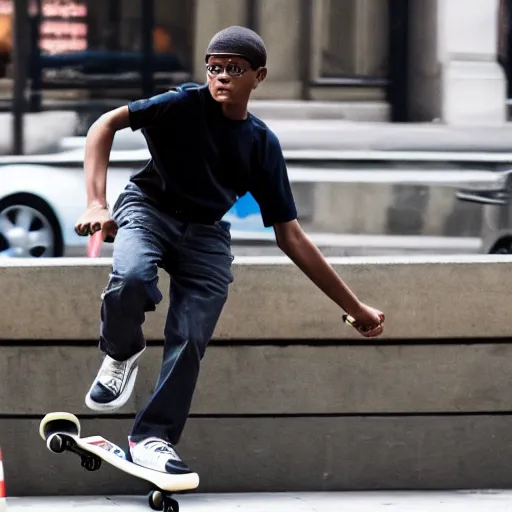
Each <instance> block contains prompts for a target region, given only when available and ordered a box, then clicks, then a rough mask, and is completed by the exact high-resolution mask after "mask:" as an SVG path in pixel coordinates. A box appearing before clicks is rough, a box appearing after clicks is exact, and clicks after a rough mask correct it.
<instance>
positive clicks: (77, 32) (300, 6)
mask: <svg viewBox="0 0 512 512" xmlns="http://www.w3.org/2000/svg"><path fill="white" fill-rule="evenodd" d="M28 1H29V2H31V4H30V5H31V9H32V10H33V9H34V5H35V6H36V7H37V5H39V7H40V12H41V16H40V17H39V21H38V27H39V31H38V35H37V37H38V41H39V43H38V48H39V50H40V52H41V53H40V55H41V56H42V57H43V58H46V61H44V60H43V61H41V62H43V64H42V65H35V66H33V68H34V69H38V70H40V69H42V72H43V74H44V73H46V69H47V67H49V68H51V67H52V66H53V67H54V68H57V67H59V66H60V67H61V68H62V67H63V66H64V67H65V65H64V64H63V62H72V61H73V59H69V58H68V57H69V53H73V52H74V53H75V54H77V55H82V56H84V55H86V56H87V59H88V60H87V65H88V66H89V67H88V71H87V73H88V75H87V78H88V79H90V80H89V82H87V81H85V82H84V81H83V80H82V86H81V88H82V93H83V91H84V90H88V87H89V85H87V84H89V83H90V84H92V83H93V75H94V73H96V74H97V75H98V71H97V69H100V70H101V71H102V73H103V74H105V73H108V71H109V70H110V71H111V72H112V74H113V73H117V74H118V76H117V77H116V79H115V83H117V86H114V85H112V84H114V81H111V82H112V83H111V84H110V86H109V87H108V89H107V88H104V89H102V88H101V83H103V82H102V80H103V81H104V77H103V79H100V80H97V81H96V82H95V84H94V87H93V86H92V85H90V88H94V97H96V98H97V97H101V95H102V94H104V95H109V96H112V95H118V96H119V95H121V96H120V97H124V96H122V95H123V94H126V89H129V88H130V87H131V86H129V85H127V84H128V81H129V77H130V76H131V75H133V74H134V73H135V74H137V73H139V74H145V73H146V74H147V73H149V74H151V77H149V78H148V76H146V75H145V76H146V78H145V79H144V80H145V82H144V83H145V86H144V87H143V89H142V93H144V94H147V93H148V92H150V91H153V92H154V91H155V90H157V88H158V83H157V82H156V81H155V80H156V78H155V77H158V76H160V82H159V83H160V86H161V87H163V88H165V87H167V86H169V84H170V83H171V82H173V81H178V82H179V81H182V80H187V81H188V80H193V81H196V82H203V81H204V79H205V69H204V52H205V49H206V46H207V44H208V41H209V39H210V38H211V37H212V35H213V34H214V33H215V32H217V31H218V30H220V29H222V28H224V27H226V26H228V25H233V24H240V25H245V26H249V27H251V28H253V29H254V30H256V31H257V32H259V33H260V34H261V35H262V36H263V38H264V40H265V42H266V44H267V47H268V51H269V61H268V68H269V76H268V80H267V83H266V84H265V86H264V87H261V88H259V89H258V90H257V91H256V93H255V98H257V99H262V100H269V99H276V100H304V101H331V102H332V101H336V102H338V104H340V102H341V103H343V104H345V105H352V106H353V107H354V109H353V110H350V109H346V110H344V111H343V112H344V115H345V116H346V117H348V118H351V114H350V112H354V113H355V114H354V118H356V119H357V118H364V119H366V120H377V121H387V120H391V121H421V122H429V121H432V120H439V121H441V122H446V123H451V124H482V123H483V124H494V125H495V124H499V123H503V122H505V121H506V119H507V107H506V103H507V98H508V96H510V93H509V92H508V91H509V90H510V89H511V87H509V86H508V83H509V80H508V79H507V76H509V77H510V76H512V73H508V72H507V69H508V57H507V56H508V54H509V53H511V54H512V52H509V51H508V48H509V46H510V47H512V44H510V43H508V41H512V37H511V36H510V29H509V27H510V26H512V23H510V22H509V18H510V13H511V12H512V9H510V3H511V2H510V0H428V1H417V0H194V1H192V0H104V1H102V2H100V1H97V0H28ZM11 13H12V2H11V0H0V54H1V55H0V59H1V58H3V59H4V61H6V60H8V53H9V44H10V43H9V41H12V37H11V34H10V32H9V30H8V22H7V23H5V19H7V20H8V19H9V16H11ZM2 16H3V18H2ZM2 20H3V21H2ZM9 38H11V39H9ZM11 46H12V43H11ZM144 52H145V53H144ZM141 53H143V59H142V63H137V64H133V63H134V62H139V61H140V55H141ZM2 56H3V57H2ZM62 56H64V57H62ZM113 56H114V57H115V59H117V60H116V62H117V63H119V62H122V64H123V65H121V66H117V65H116V66H111V65H110V64H109V65H108V66H107V68H106V69H107V70H106V71H105V69H101V66H100V67H97V69H96V68H95V66H94V65H91V62H93V61H94V58H96V59H99V60H101V59H103V61H104V62H108V63H110V62H111V61H110V60H109V59H111V58H112V57H113ZM134 56H138V58H139V60H138V61H137V60H136V59H135V57H134ZM51 58H53V60H51ZM84 58H85V57H84ZM66 59H68V60H67V61H66ZM91 59H92V60H91ZM130 59H131V60H130ZM74 60H75V61H76V59H74ZM33 62H34V61H33ZM38 62H39V61H38ZM73 62H74V61H73ZM148 62H152V63H153V64H154V66H156V67H153V68H151V64H148ZM75 64H76V63H75ZM93 64H94V62H93ZM123 66H124V67H123ZM130 66H132V67H130ZM133 66H135V67H133ZM71 67H72V66H71ZM171 68H172V69H171ZM59 69H60V68H59ZM91 69H92V70H93V71H91ZM118 70H119V71H118ZM170 71H176V72H177V75H173V76H172V77H171V75H170V74H169V72H170ZM123 73H124V75H123ZM5 74H6V75H8V69H7V70H6V71H5ZM99 74H101V73H99ZM68 75H69V73H68ZM45 76H46V75H45ZM51 76H53V75H51ZM123 76H126V77H127V81H126V83H124V82H123ZM144 80H143V81H144ZM139 81H140V80H139ZM32 82H33V83H36V84H37V83H43V86H42V88H43V95H44V90H45V87H46V88H50V89H51V88H52V83H51V79H46V80H45V81H42V82H41V80H39V77H36V78H35V79H34V80H32ZM134 83H135V82H134ZM84 84H86V85H84ZM68 85H70V88H72V87H71V85H72V84H71V82H70V84H68ZM65 86H66V84H65V83H64V84H62V83H61V84H60V85H59V86H58V87H56V88H57V89H58V90H65ZM132 94H138V92H137V91H136V92H135V93H133V91H132ZM362 113H364V115H362V116H361V114H362Z"/></svg>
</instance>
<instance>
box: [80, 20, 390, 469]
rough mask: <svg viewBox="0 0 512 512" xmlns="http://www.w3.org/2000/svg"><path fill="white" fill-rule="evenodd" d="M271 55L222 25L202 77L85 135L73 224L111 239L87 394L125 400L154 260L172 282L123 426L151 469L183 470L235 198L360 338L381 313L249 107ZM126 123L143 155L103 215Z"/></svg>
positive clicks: (220, 294)
mask: <svg viewBox="0 0 512 512" xmlns="http://www.w3.org/2000/svg"><path fill="white" fill-rule="evenodd" d="M266 55H267V54H266V49H265V45H264V43H263V41H262V40H261V38H260V37H259V36H258V35H257V34H256V33H254V32H253V31H251V30H248V29H246V28H243V27H237V26H235V27H229V28H227V29H225V30H223V31H221V32H219V33H217V34H216V35H215V36H214V37H213V39H212V40H211V42H210V44H209V47H208V49H207V53H206V64H207V65H206V69H207V85H205V86H197V87H195V88H187V89H180V88H178V90H177V91H169V92H167V93H165V94H161V95H158V96H156V97H153V98H150V99H141V100H138V101H134V102H132V103H130V104H129V105H128V106H126V107H122V108H119V109H117V110H114V111H111V112H109V113H107V114H105V115H103V116H102V117H101V118H100V119H99V120H98V121H96V123H94V125H93V126H92V127H91V129H90V131H89V133H88V136H87V143H86V150H85V163H84V167H85V182H86V188H87V209H86V211H85V212H84V214H83V215H82V217H81V218H80V219H79V221H78V222H77V225H76V231H77V233H79V234H80V235H83V236H86V235H89V234H91V233H93V232H95V231H96V230H98V229H101V230H102V232H103V236H104V237H107V236H110V237H115V239H114V252H113V268H112V273H111V275H110V279H109V282H108V285H107V288H106V290H105V291H104V294H103V297H102V305H101V333H100V348H101V350H102V351H103V352H104V353H105V359H104V361H103V364H102V366H101V368H100V370H99V373H98V375H97V377H96V379H95V380H94V382H93V384H92V386H91V389H90V390H89V393H88V394H87V396H86V403H87V406H88V407H89V408H91V409H93V410H99V411H102V410H103V411H106V410H112V409H115V408H118V407H121V406H122V405H123V404H125V403H126V401H127V400H128V398H129V397H130V394H131V392H132V390H133V387H134V383H135V378H136V375H137V369H138V358H139V357H140V355H141V354H142V352H143V351H144V350H145V342H144V338H143V334H142V328H141V326H142V324H143V321H144V318H145V316H144V315H145V313H146V312H148V311H152V310H154V309H155V306H156V305H157V304H158V303H159V302H160V301H161V299H162V295H161V293H160V291H159V290H158V288H157V272H158V267H162V268H163V269H165V270H166V271H167V272H168V273H169V274H170V276H171V280H172V285H171V290H170V308H169V312H168V316H167V320H166V325H165V332H164V334H165V349H164V358H163V364H162V368H161V371H160V375H159V378H158V382H157V385H156V388H155V392H154V394H153V396H152V398H151V400H150V401H149V403H148V404H147V405H146V406H145V407H144V408H142V410H141V411H140V412H139V413H138V415H137V417H136V419H135V422H134V425H133V429H132V431H131V434H130V436H129V442H130V455H131V458H132V460H133V462H135V463H137V464H140V465H142V466H146V467H149V468H152V469H156V470H159V471H167V472H170V473H175V474H183V473H187V472H190V469H189V468H188V466H187V465H186V464H185V463H184V462H183V461H182V460H181V459H180V457H179V456H178V454H177V453H176V451H175V449H174V446H175V445H176V444H177V443H178V441H179V438H180V435H181V433H182V431H183V428H184V426H185V422H186V420H187V417H188V413H189V408H190V404H191V401H192V396H193V393H194V389H195V386H196V381H197V378H198V374H199V366H200V362H201V359H202V357H203V355H204V352H205V349H206V346H207V344H208V342H209V340H210V338H211V336H212V334H213V331H214V329H215V326H216V324H217V321H218V318H219V315H220V313H221V311H222V309H223V306H224V303H225V301H226V298H227V295H228V287H229V285H230V283H231V281H232V275H231V263H232V255H231V248H230V234H229V231H227V230H226V229H223V227H222V226H221V224H220V223H219V221H220V220H221V219H222V217H223V216H224V214H225V213H226V212H227V211H228V210H229V209H230V208H231V206H232V205H233V204H234V203H235V201H236V200H237V197H239V196H242V195H243V194H245V193H246V192H250V193H252V194H253V196H254V197H255V199H256V200H257V201H258V203H259V205H260V208H261V215H262V218H263V221H264V224H265V226H273V228H274V230H275V234H276V240H277V244H278V246H279V247H280V248H281V250H282V251H283V252H284V253H285V254H286V255H288V256H289V257H290V258H291V259H292V260H293V261H294V262H295V264H296V265H297V266H298V267H299V268H300V269H301V270H302V271H303V272H304V273H305V274H306V275H307V276H308V277H309V278H310V279H311V280H312V281H313V282H314V283H315V284H316V285H317V286H318V287H319V288H320V289H321V290H322V291H323V292H324V293H325V294H327V296H329V297H330V298H331V299H332V300H333V301H335V302H336V303H337V304H338V305H339V306H340V307H341V308H342V309H343V310H345V311H346V312H347V313H349V314H350V315H352V316H353V317H354V318H355V320H356V321H357V327H356V328H357V329H358V330H359V332H360V333H361V334H362V335H363V336H366V337H373V336H378V335H380V334H381V333H382V330H383V326H382V321H383V320H384V315H383V314H382V313H381V312H380V311H377V310H375V309H373V308H371V307H368V306H366V305H365V304H363V303H361V302H360V301H359V300H358V299H357V298H356V297H355V295H354V294H353V293H352V292H351V291H350V289H349V288H348V287H347V286H346V285H345V284H344V282H343V281H342V280H341V279H340V277H339V276H338V274H337V273H336V272H335V271H334V270H333V268H332V267H331V266H330V265H329V264H328V263H327V262H326V260H325V259H324V258H323V256H322V254H321V253H320V251H319V250H318V249H317V248H316V247H315V246H314V245H313V244H312V243H311V241H310V240H309V239H308V237H307V236H306V235H305V234H304V232H303V231H302V229H301V227H300V226H299V224H298V222H297V211H296V209H295V204H294V200H293V197H292V193H291V189H290V184H289V181H288V176H287V171H286V165H285V161H284V158H283V154H282V152H281V148H280V144H279V141H278V139H277V138H276V136H275V135H274V133H272V131H271V130H270V129H269V128H267V126H266V125H265V124H264V123H263V122H262V121H261V120H259V119H258V118H257V117H255V116H253V115H252V114H250V113H248V112H247V104H248V101H249V97H250V95H251V92H252V91H253V90H254V89H256V87H258V85H259V84H260V83H261V82H263V80H264V79H265V77H266V74H267V69H266V67H265V66H266ZM127 127H130V128H131V129H132V130H139V129H142V130H143V134H144V136H145V138H146V140H147V143H148V147H149V150H150V152H151V157H152V158H151V160H150V161H149V162H148V163H147V165H146V166H145V167H144V169H142V170H141V171H140V172H138V173H137V174H135V175H134V176H133V177H132V178H131V180H130V182H129V184H128V185H127V186H126V189H125V190H124V192H123V193H122V194H121V196H120V197H119V199H118V200H117V202H116V204H115V206H114V208H113V217H112V218H111V216H110V215H109V210H108V205H107V204H106V199H105V197H106V173H107V166H108V160H109V155H110V150H111V148H112V143H113V138H114V135H115V133H116V132H117V131H118V130H121V129H123V128H127ZM340 319H341V316H340Z"/></svg>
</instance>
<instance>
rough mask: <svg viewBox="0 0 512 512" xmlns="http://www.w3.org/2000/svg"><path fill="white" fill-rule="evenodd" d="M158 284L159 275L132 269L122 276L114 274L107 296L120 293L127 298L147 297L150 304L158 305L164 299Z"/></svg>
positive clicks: (106, 292)
mask: <svg viewBox="0 0 512 512" xmlns="http://www.w3.org/2000/svg"><path fill="white" fill-rule="evenodd" d="M157 283H158V276H157V275H151V274H150V273H149V272H144V271H141V270H140V269H130V270H128V271H125V272H123V273H122V274H113V275H112V276H111V278H110V281H109V283H108V286H107V289H106V291H105V294H108V293H110V292H119V293H120V294H122V295H127V296H139V297H146V298H147V299H149V301H150V302H153V303H154V304H158V303H159V302H160V301H161V300H162V298H163V297H162V294H161V293H160V291H159V289H158V287H157Z"/></svg>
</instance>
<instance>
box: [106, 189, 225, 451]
mask: <svg viewBox="0 0 512 512" xmlns="http://www.w3.org/2000/svg"><path fill="white" fill-rule="evenodd" d="M113 217H114V219H115V220H116V222H117V224H118V227H119V229H118V232H117V236H116V238H115V241H114V252H113V268H112V273H111V275H110V279H109V282H108V285H107V288H106V290H105V291H104V294H103V300H102V306H101V335H100V348H101V350H103V351H104V352H105V353H107V354H108V355H110V356H111V357H112V358H114V359H117V360H125V359H128V358H129V357H131V356H132V355H134V354H135V353H136V352H138V351H140V350H141V349H142V348H144V346H145V341H144V337H143V334H142V324H143V322H144V319H145V313H146V312H148V311H154V310H155V307H156V305H157V304H158V303H159V302H160V301H161V300H162V294H161V293H160V291H159V290H158V287H157V281H158V275H157V271H158V267H161V268H163V269H164V270H166V271H167V272H168V273H169V274H170V276H171V286H170V307H169V311H168V315H167V320H166V324H165V331H164V336H165V345H164V351H163V363H162V367H161V370H160V375H159V377H158V381H157V383H156V387H155V391H154V393H153V395H152V397H151V399H150V400H149V403H148V404H147V405H146V406H145V407H144V408H143V409H142V410H141V411H140V412H139V413H138V415H137V417H136V419H135V423H134V425H133V429H132V432H131V434H130V437H131V438H132V439H134V440H137V439H141V438H144V437H148V436H157V437H160V438H163V439H166V440H168V441H170V442H171V443H173V444H177V443H178V441H179V438H180V436H181V433H182V431H183V428H184V426H185V422H186V420H187V417H188V413H189V410H190V404H191V401H192V395H193V393H194V390H195V387H196V382H197V378H198V375H199V366H200V361H201V359H202V358H203V355H204V353H205V349H206V346H207V344H208V342H209V341H210V338H211V336H212V334H213V331H214V329H215V326H216V324H217V321H218V319H219V316H220V313H221V311H222V308H223V306H224V303H225V301H226V298H227V295H228V288H229V285H230V283H231V282H232V280H233V278H232V274H231V262H232V259H233V258H232V256H231V239H230V234H229V232H228V231H227V230H226V229H224V228H222V227H221V226H220V224H219V223H216V224H211V225H207V224H197V223H190V222H183V221H180V220H177V219H175V218H173V217H170V216H169V215H166V214H163V213H161V212H160V211H158V210H157V209H155V208H154V207H153V206H151V205H150V204H149V203H147V202H146V201H144V198H143V196H140V194H139V193H138V192H136V191H125V192H124V193H123V194H122V196H121V197H120V198H119V200H118V201H117V203H116V205H115V207H114V213H113Z"/></svg>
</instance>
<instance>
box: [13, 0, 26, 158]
mask: <svg viewBox="0 0 512 512" xmlns="http://www.w3.org/2000/svg"><path fill="white" fill-rule="evenodd" d="M28 32H29V31H28V0H15V1H14V37H13V41H14V44H13V59H12V61H13V77H14V90H13V139H12V140H13V153H14V154H15V155H22V154H23V149H24V148H23V146H24V144H23V143H24V141H23V115H24V113H25V111H26V105H25V89H26V82H27V69H26V67H27V59H26V41H27V39H28Z"/></svg>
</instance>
